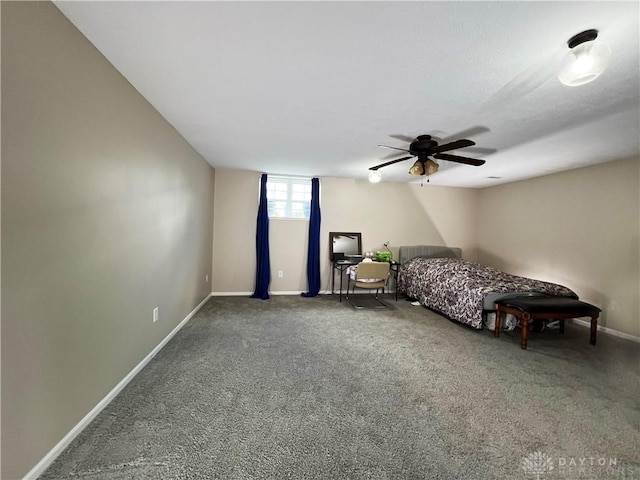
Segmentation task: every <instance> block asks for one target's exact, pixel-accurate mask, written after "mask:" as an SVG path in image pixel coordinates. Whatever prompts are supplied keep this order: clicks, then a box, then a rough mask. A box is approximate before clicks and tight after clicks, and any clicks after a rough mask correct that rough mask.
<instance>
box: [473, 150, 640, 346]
mask: <svg viewBox="0 0 640 480" xmlns="http://www.w3.org/2000/svg"><path fill="white" fill-rule="evenodd" d="M639 166H640V160H639V159H637V158H634V159H628V160H621V161H617V162H611V163H606V164H602V165H597V166H593V167H587V168H581V169H578V170H571V171H568V172H563V173H558V174H554V175H549V176H546V177H541V178H537V179H532V180H527V181H523V182H517V183H512V184H507V185H503V186H498V187H493V188H488V189H484V190H482V191H480V201H479V214H478V216H479V227H478V247H479V255H478V258H479V260H480V261H481V262H484V263H488V264H491V265H494V266H497V267H499V268H502V269H503V270H506V271H507V272H509V273H514V274H518V275H525V276H530V277H533V278H539V279H541V280H548V281H552V282H558V283H562V284H564V285H566V286H568V287H570V288H572V289H573V290H574V291H575V292H576V293H577V294H578V295H579V296H580V298H581V299H583V300H584V301H587V302H590V303H594V304H595V305H597V306H599V307H600V308H602V309H603V313H602V316H601V322H600V323H601V325H603V326H605V327H608V328H612V329H614V330H618V331H620V332H623V333H626V334H629V335H633V336H635V337H640V308H639V304H638V297H639V293H638V292H640V280H639V278H640V274H639V271H640V255H639V248H640V247H639V245H640V207H639V205H640V202H639V198H640V193H639V192H640V187H639V183H640V180H639V179H640V169H639Z"/></svg>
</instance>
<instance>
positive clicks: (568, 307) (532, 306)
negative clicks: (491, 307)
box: [496, 296, 600, 316]
mask: <svg viewBox="0 0 640 480" xmlns="http://www.w3.org/2000/svg"><path fill="white" fill-rule="evenodd" d="M496 303H497V304H498V305H500V306H502V307H507V308H514V309H516V310H521V311H523V312H529V313H530V314H534V313H567V314H575V315H580V316H591V315H593V314H599V313H600V309H599V308H598V307H596V306H594V305H591V304H589V303H586V302H581V301H580V300H576V299H575V298H571V297H554V296H544V297H529V296H527V297H512V298H503V299H501V300H498V301H496Z"/></svg>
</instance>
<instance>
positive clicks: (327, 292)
mask: <svg viewBox="0 0 640 480" xmlns="http://www.w3.org/2000/svg"><path fill="white" fill-rule="evenodd" d="M301 293H303V292H302V290H291V291H281V292H269V295H300V294H301ZM356 293H367V292H366V291H362V292H360V291H357V292H356ZM384 293H385V294H387V293H389V294H394V295H395V290H391V291H389V290H385V292H384ZM318 294H319V295H331V290H320V291H319V292H318ZM333 294H334V295H338V292H337V291H336V292H334V293H333ZM251 295H253V292H211V296H212V297H250V296H251ZM342 295H343V296H344V295H345V293H344V291H343V292H342Z"/></svg>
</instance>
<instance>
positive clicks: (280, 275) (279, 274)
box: [278, 270, 284, 278]
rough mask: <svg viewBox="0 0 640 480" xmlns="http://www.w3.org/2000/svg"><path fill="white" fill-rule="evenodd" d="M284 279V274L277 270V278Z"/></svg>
mask: <svg viewBox="0 0 640 480" xmlns="http://www.w3.org/2000/svg"><path fill="white" fill-rule="evenodd" d="M282 277H284V272H283V271H282V270H278V278H282Z"/></svg>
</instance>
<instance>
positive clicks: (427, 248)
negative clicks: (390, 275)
mask: <svg viewBox="0 0 640 480" xmlns="http://www.w3.org/2000/svg"><path fill="white" fill-rule="evenodd" d="M399 256H400V265H402V264H403V263H404V262H406V261H407V260H411V259H412V258H415V257H426V258H442V257H448V258H462V249H461V248H457V247H444V246H441V245H413V246H402V247H400V252H399Z"/></svg>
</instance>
